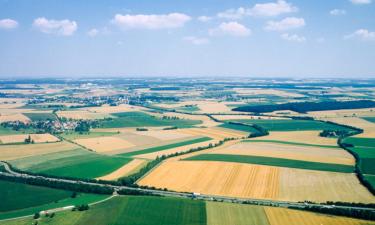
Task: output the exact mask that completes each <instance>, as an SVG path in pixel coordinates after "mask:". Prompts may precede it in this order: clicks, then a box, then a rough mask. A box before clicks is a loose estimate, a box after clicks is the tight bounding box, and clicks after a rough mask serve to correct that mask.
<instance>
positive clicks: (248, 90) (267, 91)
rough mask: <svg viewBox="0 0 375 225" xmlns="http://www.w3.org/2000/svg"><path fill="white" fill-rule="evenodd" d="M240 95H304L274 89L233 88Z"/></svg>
mask: <svg viewBox="0 0 375 225" xmlns="http://www.w3.org/2000/svg"><path fill="white" fill-rule="evenodd" d="M233 90H234V91H236V92H237V93H238V94H240V95H276V96H280V97H286V98H287V97H292V98H298V97H304V95H302V94H299V93H295V92H287V91H282V90H276V89H260V88H259V89H258V88H233Z"/></svg>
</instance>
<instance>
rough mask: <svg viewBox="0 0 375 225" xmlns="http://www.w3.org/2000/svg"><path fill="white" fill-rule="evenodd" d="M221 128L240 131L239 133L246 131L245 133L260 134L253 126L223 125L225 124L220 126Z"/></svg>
mask: <svg viewBox="0 0 375 225" xmlns="http://www.w3.org/2000/svg"><path fill="white" fill-rule="evenodd" d="M219 127H223V128H227V129H232V130H238V131H244V132H249V133H257V132H258V130H256V129H254V128H253V127H251V126H246V125H240V124H230V123H223V124H221V125H219Z"/></svg>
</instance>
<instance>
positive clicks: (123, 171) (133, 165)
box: [97, 159, 147, 180]
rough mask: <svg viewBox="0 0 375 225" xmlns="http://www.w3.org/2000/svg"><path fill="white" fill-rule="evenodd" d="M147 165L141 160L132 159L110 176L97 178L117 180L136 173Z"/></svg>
mask: <svg viewBox="0 0 375 225" xmlns="http://www.w3.org/2000/svg"><path fill="white" fill-rule="evenodd" d="M146 163H147V161H146V160H143V159H133V160H132V161H130V162H129V163H127V164H125V165H124V166H122V167H120V168H119V169H117V170H115V171H113V172H112V173H110V174H107V175H105V176H102V177H98V178H97V179H99V180H117V179H119V178H121V177H124V176H127V175H130V174H132V173H135V172H137V171H138V170H139V169H141V168H142V167H143V166H144V165H145V164H146Z"/></svg>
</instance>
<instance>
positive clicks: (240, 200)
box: [0, 161, 375, 212]
mask: <svg viewBox="0 0 375 225" xmlns="http://www.w3.org/2000/svg"><path fill="white" fill-rule="evenodd" d="M0 165H2V166H3V167H4V170H5V171H6V172H0V174H2V175H5V176H9V177H20V178H24V179H42V180H45V181H54V182H60V183H66V184H85V185H90V186H100V187H109V188H113V189H114V191H115V192H114V193H116V192H117V191H121V190H133V191H140V192H144V193H149V194H152V195H158V196H165V197H177V198H193V197H194V198H195V199H199V200H205V201H221V202H230V203H238V204H243V203H247V204H253V205H262V206H275V207H284V208H288V207H294V208H299V209H304V208H306V207H312V206H313V207H319V208H337V209H346V210H360V211H363V212H375V208H365V207H353V206H335V205H327V204H324V205H323V204H317V203H308V202H303V203H301V202H290V201H274V200H262V199H251V198H234V197H225V196H216V195H205V194H196V195H193V194H192V193H186V192H173V191H162V190H153V189H147V188H135V187H128V186H115V185H109V184H100V183H94V182H87V181H77V180H69V179H63V178H52V177H46V176H36V175H30V174H25V173H19V172H15V171H13V170H12V169H11V168H10V166H9V165H8V163H6V162H2V161H0Z"/></svg>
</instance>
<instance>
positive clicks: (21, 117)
mask: <svg viewBox="0 0 375 225" xmlns="http://www.w3.org/2000/svg"><path fill="white" fill-rule="evenodd" d="M9 121H21V122H24V123H28V122H29V121H30V119H29V118H28V117H26V116H25V115H23V114H21V113H17V114H11V115H0V123H3V122H9Z"/></svg>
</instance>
